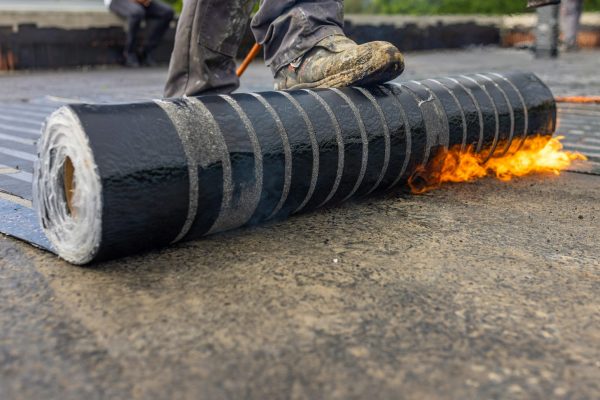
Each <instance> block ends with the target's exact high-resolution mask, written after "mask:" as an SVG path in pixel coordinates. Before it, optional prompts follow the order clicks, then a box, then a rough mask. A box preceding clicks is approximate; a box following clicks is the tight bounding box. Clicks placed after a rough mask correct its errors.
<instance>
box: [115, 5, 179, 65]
mask: <svg viewBox="0 0 600 400" xmlns="http://www.w3.org/2000/svg"><path fill="white" fill-rule="evenodd" d="M104 4H106V6H107V7H108V8H109V9H110V11H112V12H113V13H115V14H117V15H118V16H120V17H122V18H125V19H127V23H128V25H129V26H128V30H127V41H126V44H125V51H124V56H125V65H126V66H128V67H134V68H135V67H139V66H140V64H141V63H144V64H145V65H149V66H152V65H154V64H155V62H154V60H153V59H152V56H151V53H152V50H154V49H155V48H156V47H157V46H158V45H159V43H160V40H161V39H162V38H163V36H164V34H165V32H166V31H167V29H169V25H170V23H171V21H172V20H173V17H174V15H175V14H174V12H173V9H172V8H171V7H169V6H168V5H166V4H165V3H163V2H161V1H159V0H104ZM144 19H146V20H147V21H148V22H149V23H148V33H147V36H146V38H145V40H144V47H143V48H142V49H141V51H140V52H139V53H138V50H139V49H138V40H137V38H138V34H139V31H140V26H141V24H142V21H143V20H144Z"/></svg>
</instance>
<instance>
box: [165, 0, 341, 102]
mask: <svg viewBox="0 0 600 400" xmlns="http://www.w3.org/2000/svg"><path fill="white" fill-rule="evenodd" d="M254 4H255V0H184V3H183V11H182V13H181V16H180V19H179V24H178V25H177V34H176V36H175V48H174V50H173V54H172V56H171V64H170V67H169V76H168V79H167V84H166V87H165V97H180V96H183V95H187V96H193V95H198V94H201V93H202V94H208V93H230V92H233V91H234V90H235V89H237V88H238V87H239V79H238V77H237V76H236V74H235V60H234V57H235V55H236V53H237V51H238V48H239V46H240V42H241V41H242V38H243V35H244V33H245V32H246V28H247V24H248V20H249V19H250V14H251V12H252V9H253V7H254ZM343 23H344V11H343V4H342V1H341V0H263V1H262V2H261V4H260V8H259V10H258V13H256V15H255V16H254V18H253V19H252V23H251V28H252V33H253V34H254V37H255V38H256V41H257V42H258V43H260V44H261V45H263V49H264V53H265V61H266V63H267V65H268V66H269V67H270V68H271V70H272V72H273V74H275V73H276V72H277V71H278V70H279V69H280V68H282V67H284V66H285V65H287V64H289V63H290V62H292V61H293V60H295V59H296V58H298V57H300V56H302V55H303V54H304V53H306V52H307V51H308V50H310V49H311V48H312V47H313V46H314V45H315V44H316V43H317V42H319V41H320V40H321V39H323V38H325V37H327V36H331V35H335V34H343V30H342V28H343Z"/></svg>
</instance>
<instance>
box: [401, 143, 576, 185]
mask: <svg viewBox="0 0 600 400" xmlns="http://www.w3.org/2000/svg"><path fill="white" fill-rule="evenodd" d="M563 138H564V137H562V136H559V137H556V138H550V139H549V138H548V137H546V136H532V137H528V138H527V139H525V141H524V143H523V146H521V149H520V150H519V151H517V152H516V153H514V154H509V155H506V156H503V157H497V158H490V159H489V160H488V161H485V156H484V155H483V154H481V153H480V154H477V153H475V151H474V149H473V147H469V148H468V149H467V150H466V151H464V152H461V150H460V146H457V147H453V148H452V149H450V150H449V151H447V152H440V153H439V154H438V155H437V156H436V157H435V158H434V159H433V161H432V162H431V163H430V164H429V165H428V166H427V168H424V167H422V168H419V169H418V170H417V171H416V172H415V173H414V174H413V175H412V176H411V177H410V178H409V180H408V184H409V186H410V188H411V190H412V192H413V193H415V194H421V193H425V192H428V191H430V190H432V189H435V188H437V187H439V186H440V185H441V184H443V183H445V182H470V181H473V180H475V179H479V178H483V177H486V176H495V177H496V178H497V179H500V180H501V181H509V180H511V179H513V178H515V177H519V176H524V175H528V174H533V173H540V172H546V173H548V172H549V173H553V174H555V175H559V174H560V171H562V170H564V169H566V168H567V167H569V165H571V163H572V162H573V161H575V160H586V159H587V158H586V157H585V156H584V155H583V154H580V153H573V152H569V151H565V150H563V145H562V143H561V142H560V140H561V139H563Z"/></svg>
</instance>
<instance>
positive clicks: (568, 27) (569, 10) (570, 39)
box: [561, 0, 583, 51]
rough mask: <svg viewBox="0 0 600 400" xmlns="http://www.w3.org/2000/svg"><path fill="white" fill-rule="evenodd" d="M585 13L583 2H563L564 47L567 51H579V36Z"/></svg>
mask: <svg viewBox="0 0 600 400" xmlns="http://www.w3.org/2000/svg"><path fill="white" fill-rule="evenodd" d="M582 11H583V0H562V5H561V19H562V23H561V25H562V31H563V47H564V50H566V51H573V50H577V49H578V48H579V47H578V45H577V34H578V33H579V26H580V20H581V13H582Z"/></svg>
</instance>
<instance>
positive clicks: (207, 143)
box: [33, 73, 556, 264]
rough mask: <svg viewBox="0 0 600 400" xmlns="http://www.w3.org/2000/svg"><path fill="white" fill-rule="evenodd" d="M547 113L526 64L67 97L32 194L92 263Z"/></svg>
mask: <svg viewBox="0 0 600 400" xmlns="http://www.w3.org/2000/svg"><path fill="white" fill-rule="evenodd" d="M555 126H556V105H555V101H554V98H553V96H552V93H551V92H550V90H549V89H548V88H547V87H546V85H545V84H544V83H543V82H542V81H541V80H540V79H539V78H537V77H536V76H535V75H533V74H531V73H508V74H497V73H484V74H474V75H463V76H456V77H446V78H438V79H426V80H423V81H410V82H402V83H389V84H385V85H379V86H371V87H350V88H339V89H335V88H334V89H318V90H297V91H277V92H265V93H240V94H232V95H210V96H201V97H186V98H179V99H164V100H154V101H150V102H143V103H134V104H118V105H117V104H115V105H106V104H105V105H92V104H72V105H68V106H64V107H62V108H60V109H59V110H57V111H56V112H54V113H53V114H52V115H51V116H50V117H49V119H48V120H47V122H46V125H45V128H44V132H43V135H42V138H41V139H40V141H39V143H38V157H39V160H38V162H37V165H36V170H35V176H34V184H33V185H34V206H35V208H36V209H37V210H38V213H39V216H40V221H41V225H42V227H43V230H44V232H45V234H46V235H47V237H48V238H49V240H50V242H51V243H52V245H53V248H54V249H55V250H56V252H57V253H58V254H59V255H60V256H61V257H63V258H64V259H66V260H67V261H69V262H72V263H75V264H86V263H90V262H94V261H100V260H107V259H112V258H117V257H121V256H126V255H130V254H134V253H139V252H143V251H146V250H149V249H154V248H158V247H162V246H167V245H169V244H171V243H175V242H178V241H181V240H191V239H197V238H200V237H202V236H204V235H208V234H212V233H215V232H220V231H225V230H229V229H234V228H237V227H242V226H246V225H252V224H256V223H259V222H261V221H265V220H269V219H281V218H285V217H287V216H289V215H292V214H295V213H299V212H305V211H310V210H314V209H316V208H318V207H322V206H330V205H335V204H337V203H341V202H343V201H346V200H348V199H352V198H360V197H364V196H367V195H369V194H372V193H374V192H379V191H384V190H389V189H391V188H393V187H395V186H397V185H399V184H402V183H405V182H406V180H407V178H408V177H409V176H411V174H412V173H413V172H414V171H415V170H416V169H417V168H419V167H422V166H426V165H427V164H428V162H429V161H430V160H432V159H433V158H434V156H435V155H436V154H438V152H440V151H445V150H447V149H448V148H450V147H459V148H461V149H463V150H466V149H467V148H472V149H474V150H475V151H477V152H479V153H482V154H483V155H484V157H499V156H502V155H506V154H510V153H512V152H515V151H517V150H518V149H519V147H520V146H521V145H522V143H523V141H524V139H525V138H526V137H528V136H533V135H544V136H551V135H552V134H553V133H554V130H555Z"/></svg>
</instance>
